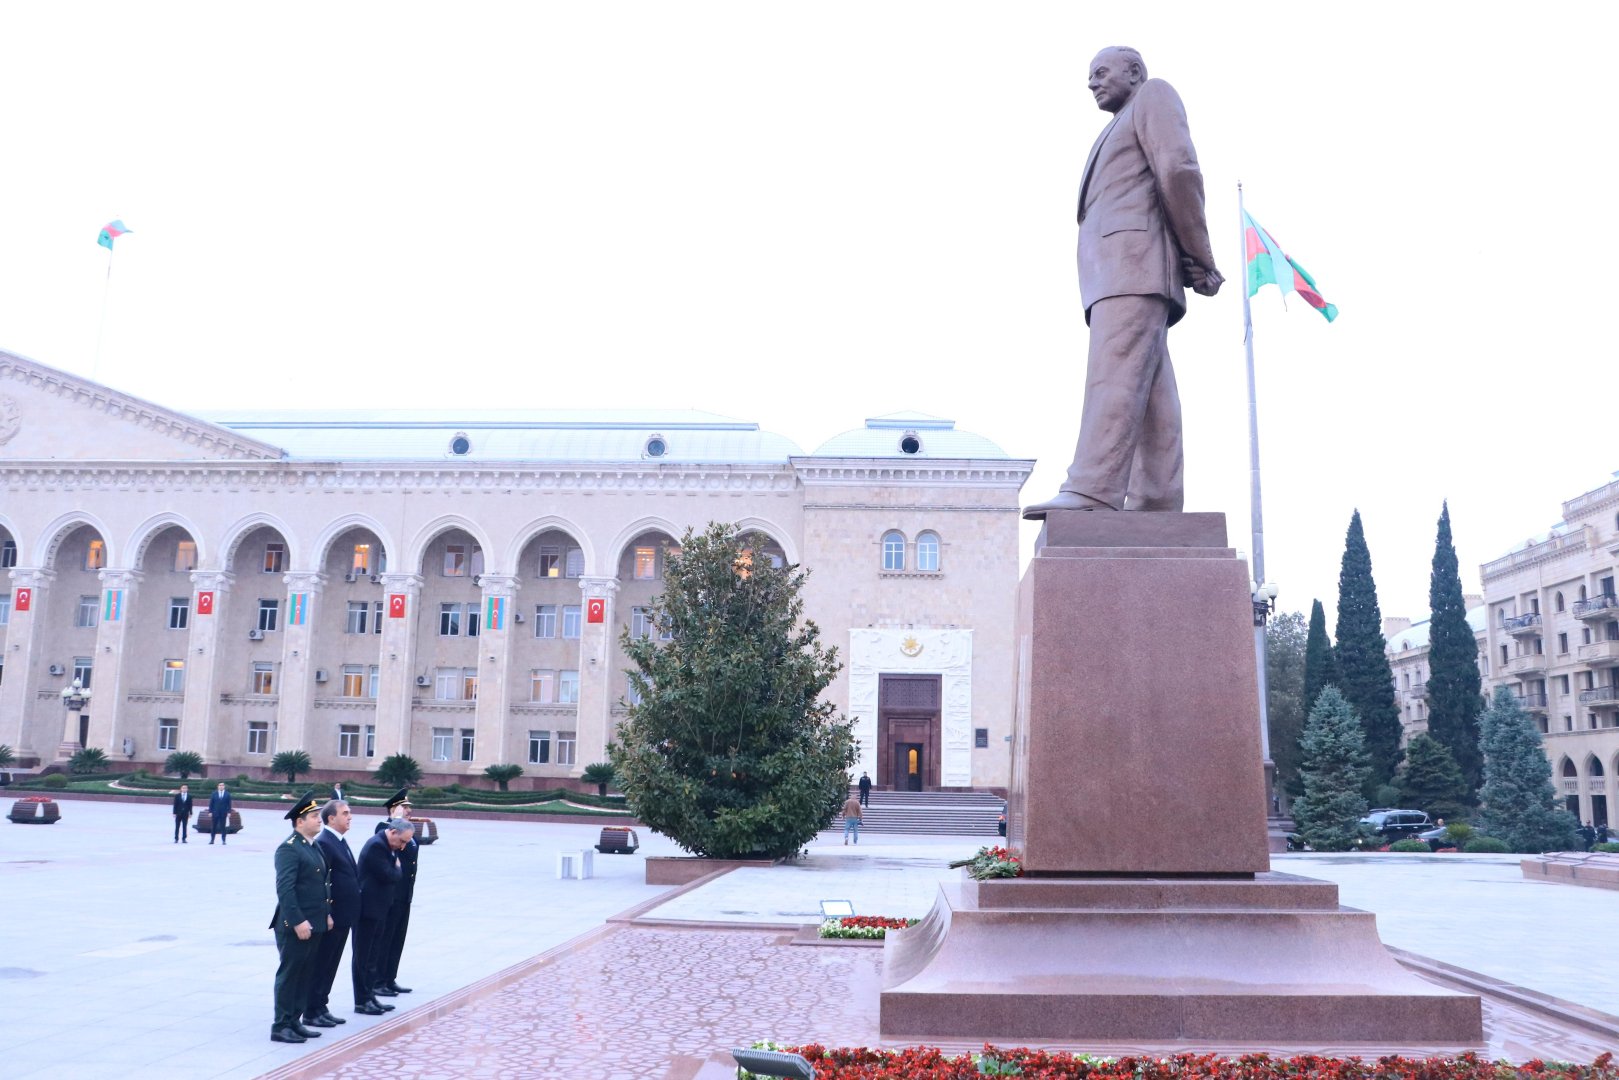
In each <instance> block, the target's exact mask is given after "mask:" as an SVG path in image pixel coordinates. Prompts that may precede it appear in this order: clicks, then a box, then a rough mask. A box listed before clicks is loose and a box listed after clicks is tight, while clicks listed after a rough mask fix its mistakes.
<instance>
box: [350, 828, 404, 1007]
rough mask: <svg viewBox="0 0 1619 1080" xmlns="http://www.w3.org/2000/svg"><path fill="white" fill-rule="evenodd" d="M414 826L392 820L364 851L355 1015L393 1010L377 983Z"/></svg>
mask: <svg viewBox="0 0 1619 1080" xmlns="http://www.w3.org/2000/svg"><path fill="white" fill-rule="evenodd" d="M413 828H414V827H413V826H412V825H411V823H410V822H408V821H405V820H403V819H401V818H390V819H389V820H387V821H385V822H383V823H382V827H381V828H379V829H378V830H377V831H376V833H375V834H373V835H372V837H371V839H369V840H367V841H366V842H365V846H364V847H362V848H361V849H360V859H359V869H360V921H359V923H358V924H356V926H355V929H354V979H355V983H354V1002H355V1004H354V1011H355V1012H357V1013H360V1014H361V1015H363V1016H381V1015H382V1014H383V1013H385V1012H387V1011H389V1010H390V1009H392V1008H393V1006H392V1005H384V1004H382V1003H381V1002H379V1001H378V1000H377V996H376V992H375V991H376V979H377V972H378V970H379V961H380V959H381V954H380V950H381V948H382V945H383V938H384V932H385V931H386V929H387V926H388V912H389V911H390V910H391V909H392V908H393V903H394V894H395V892H396V891H397V890H398V888H399V879H400V878H401V877H402V876H403V871H402V870H401V869H400V865H399V852H400V851H401V850H403V848H404V847H405V845H406V844H408V843H410V834H411V832H412V831H413Z"/></svg>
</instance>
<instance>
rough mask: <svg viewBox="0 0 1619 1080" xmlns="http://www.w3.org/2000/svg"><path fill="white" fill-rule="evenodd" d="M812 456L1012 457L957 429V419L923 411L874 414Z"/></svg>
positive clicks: (968, 432) (827, 441) (984, 440)
mask: <svg viewBox="0 0 1619 1080" xmlns="http://www.w3.org/2000/svg"><path fill="white" fill-rule="evenodd" d="M811 456H812V457H862V458H871V457H893V458H1003V459H1004V458H1008V457H1009V455H1008V454H1007V453H1006V451H1005V450H1002V449H1001V448H1000V447H999V446H996V445H995V444H994V443H992V442H990V441H989V440H988V439H986V438H984V437H983V436H982V435H975V434H973V433H972V432H970V431H957V430H956V422H955V421H954V420H946V419H944V418H942V417H938V416H930V415H928V414H927V413H919V412H897V413H889V414H888V415H886V416H873V417H870V418H868V419H867V420H866V426H865V427H858V428H854V429H852V430H850V431H845V432H843V433H842V434H841V435H834V436H833V437H832V438H830V439H828V440H826V442H824V443H822V444H821V445H820V446H818V447H816V448H815V452H814V453H813V454H812V455H811Z"/></svg>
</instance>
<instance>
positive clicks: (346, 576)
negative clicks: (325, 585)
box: [343, 571, 359, 585]
mask: <svg viewBox="0 0 1619 1080" xmlns="http://www.w3.org/2000/svg"><path fill="white" fill-rule="evenodd" d="M343 580H344V581H346V582H348V583H349V584H350V585H353V584H354V583H355V582H356V581H358V580H359V575H357V574H355V573H354V572H353V571H350V572H349V573H347V574H344V575H343Z"/></svg>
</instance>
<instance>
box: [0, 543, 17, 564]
mask: <svg viewBox="0 0 1619 1080" xmlns="http://www.w3.org/2000/svg"><path fill="white" fill-rule="evenodd" d="M16 565H17V541H15V540H0V570H9V569H11V568H12V567H13V566H16Z"/></svg>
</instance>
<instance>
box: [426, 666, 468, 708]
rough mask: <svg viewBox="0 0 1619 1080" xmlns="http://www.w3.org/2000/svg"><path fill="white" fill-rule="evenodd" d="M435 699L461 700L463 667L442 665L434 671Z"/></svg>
mask: <svg viewBox="0 0 1619 1080" xmlns="http://www.w3.org/2000/svg"><path fill="white" fill-rule="evenodd" d="M433 700H435V701H460V700H461V669H460V668H458V667H441V668H439V669H438V670H436V671H434V672H433Z"/></svg>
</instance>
